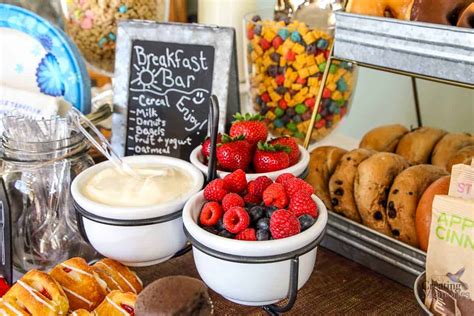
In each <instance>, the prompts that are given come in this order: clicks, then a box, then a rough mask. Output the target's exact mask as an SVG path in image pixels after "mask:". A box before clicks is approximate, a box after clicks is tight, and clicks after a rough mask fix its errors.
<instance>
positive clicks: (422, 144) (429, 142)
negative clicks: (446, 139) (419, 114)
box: [396, 127, 447, 165]
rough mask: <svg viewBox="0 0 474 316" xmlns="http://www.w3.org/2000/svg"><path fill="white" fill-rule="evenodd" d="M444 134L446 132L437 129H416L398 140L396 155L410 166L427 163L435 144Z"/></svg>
mask: <svg viewBox="0 0 474 316" xmlns="http://www.w3.org/2000/svg"><path fill="white" fill-rule="evenodd" d="M446 134H447V133H446V131H443V130H441V129H438V128H433V127H420V128H417V129H415V130H413V131H412V132H410V133H408V134H405V135H404V136H403V137H402V139H400V142H399V143H398V146H397V151H396V153H397V154H399V155H401V156H403V157H404V158H405V159H406V160H408V161H409V162H410V163H411V164H415V165H419V164H423V163H428V162H429V160H430V156H431V152H432V151H433V148H434V147H435V145H436V143H437V142H438V141H439V140H440V139H441V138H442V137H443V136H444V135H446Z"/></svg>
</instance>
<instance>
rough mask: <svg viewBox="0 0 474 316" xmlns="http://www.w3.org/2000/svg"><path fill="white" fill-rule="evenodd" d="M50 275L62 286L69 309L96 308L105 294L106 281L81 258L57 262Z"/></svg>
mask: <svg viewBox="0 0 474 316" xmlns="http://www.w3.org/2000/svg"><path fill="white" fill-rule="evenodd" d="M50 275H51V276H52V277H53V278H54V279H55V280H56V281H58V283H59V284H60V285H61V286H62V287H63V289H64V292H65V293H66V295H67V297H68V299H69V305H70V308H71V310H76V309H81V308H83V309H86V310H88V311H91V310H93V309H94V308H96V307H97V306H98V305H99V304H100V302H102V300H103V299H104V298H105V295H106V294H107V290H106V289H107V283H106V282H105V281H104V280H102V279H101V278H100V277H99V275H98V274H97V273H96V272H95V271H94V270H93V269H92V268H91V267H89V265H88V264H87V262H86V261H85V260H84V259H82V258H71V259H69V260H67V261H64V262H63V263H60V264H58V265H57V266H55V267H54V268H53V270H51V272H50Z"/></svg>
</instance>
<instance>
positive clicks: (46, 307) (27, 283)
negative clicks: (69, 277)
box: [3, 270, 69, 316]
mask: <svg viewBox="0 0 474 316" xmlns="http://www.w3.org/2000/svg"><path fill="white" fill-rule="evenodd" d="M3 299H4V300H6V301H7V302H14V303H15V304H16V305H14V306H20V307H21V308H22V309H23V310H25V311H28V313H29V314H31V315H38V316H47V315H58V314H64V315H66V313H67V311H68V310H69V303H68V299H67V297H66V294H65V293H64V291H63V289H62V288H61V287H60V286H59V284H58V283H57V282H56V281H55V280H54V279H53V278H51V277H50V276H49V275H48V274H47V273H45V272H41V271H38V270H31V271H29V272H27V273H26V274H25V275H24V276H23V277H22V278H21V279H20V280H18V281H17V282H16V283H15V285H13V286H12V288H11V289H10V290H9V291H8V292H7V293H6V294H5V295H4V296H3Z"/></svg>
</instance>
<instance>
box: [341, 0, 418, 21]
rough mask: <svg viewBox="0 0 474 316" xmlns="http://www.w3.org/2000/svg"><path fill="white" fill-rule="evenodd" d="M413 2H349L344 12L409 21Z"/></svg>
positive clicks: (409, 0)
mask: <svg viewBox="0 0 474 316" xmlns="http://www.w3.org/2000/svg"><path fill="white" fill-rule="evenodd" d="M414 1H415V0H349V1H348V2H347V6H346V11H347V12H351V13H357V14H365V15H371V16H388V17H393V18H396V19H400V20H409V19H410V12H411V9H412V6H413V2H414Z"/></svg>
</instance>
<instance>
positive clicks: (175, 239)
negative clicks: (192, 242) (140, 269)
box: [71, 155, 204, 266]
mask: <svg viewBox="0 0 474 316" xmlns="http://www.w3.org/2000/svg"><path fill="white" fill-rule="evenodd" d="M122 159H123V160H124V161H125V162H126V163H127V164H128V165H129V166H130V167H131V168H132V170H133V171H134V175H130V174H128V173H124V172H123V171H121V170H119V169H117V168H115V167H114V165H113V164H112V163H111V162H109V161H105V162H102V163H99V164H97V165H95V166H93V167H91V168H88V169H87V170H85V171H83V172H82V173H80V174H79V175H78V176H77V177H76V178H75V179H74V181H73V182H72V185H71V194H72V197H73V199H74V204H75V208H76V212H77V215H78V220H79V223H78V225H79V227H80V228H81V233H82V234H83V235H84V237H85V238H87V240H88V241H89V242H90V244H91V245H92V246H93V247H94V248H95V249H96V250H97V251H98V252H99V253H101V254H102V255H104V256H106V257H109V258H112V259H115V260H117V261H120V262H122V263H123V264H125V265H129V266H149V265H153V264H157V263H160V262H163V261H166V260H168V259H169V258H171V257H172V256H173V255H174V254H175V253H177V252H178V251H179V250H181V249H182V248H184V246H185V245H186V242H187V239H186V236H185V234H184V232H183V220H182V217H181V215H182V209H183V206H184V204H185V203H186V201H187V200H188V199H189V198H191V196H193V195H194V194H196V193H197V192H199V190H201V189H202V186H203V184H204V177H203V175H202V173H201V172H200V171H199V169H197V168H196V167H194V166H193V165H192V164H190V163H189V162H186V161H184V160H181V159H177V158H172V157H164V156H152V155H144V156H131V157H124V158H122Z"/></svg>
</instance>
